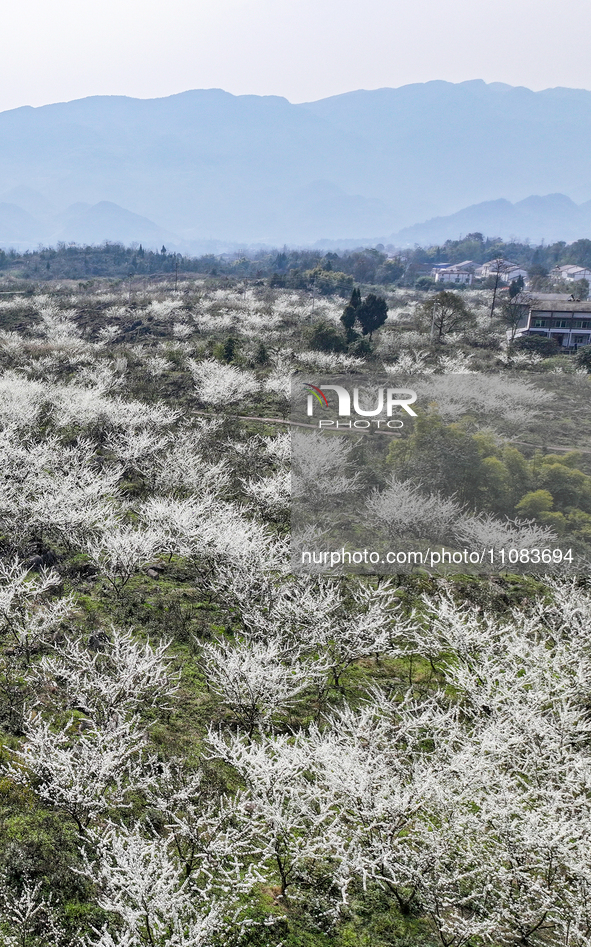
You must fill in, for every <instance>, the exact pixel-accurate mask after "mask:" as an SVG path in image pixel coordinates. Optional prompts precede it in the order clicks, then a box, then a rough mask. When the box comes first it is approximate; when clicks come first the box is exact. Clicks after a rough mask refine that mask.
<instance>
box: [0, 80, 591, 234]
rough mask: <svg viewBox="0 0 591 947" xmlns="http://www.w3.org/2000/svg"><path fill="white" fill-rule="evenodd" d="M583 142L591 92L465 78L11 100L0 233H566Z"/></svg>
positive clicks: (573, 230) (578, 195) (2, 123)
mask: <svg viewBox="0 0 591 947" xmlns="http://www.w3.org/2000/svg"><path fill="white" fill-rule="evenodd" d="M590 146H591V92H588V91H585V90H580V89H562V88H558V89H547V90H545V91H543V92H532V91H530V90H529V89H525V88H522V87H519V88H514V87H511V86H507V85H504V84H503V83H490V84H488V85H487V84H486V83H484V82H482V81H481V80H474V81H470V82H462V83H459V84H453V83H448V82H428V83H422V84H415V85H408V86H403V87H401V88H399V89H377V90H374V91H358V92H351V93H346V94H344V95H339V96H333V97H331V98H328V99H322V100H320V101H318V102H309V103H304V104H299V105H293V104H291V103H290V102H288V101H287V100H286V99H283V98H280V97H277V96H253V95H245V96H233V95H230V94H229V93H227V92H223V91H221V90H219V89H209V90H198V91H192V92H183V93H181V94H179V95H173V96H169V97H167V98H162V99H132V98H127V97H124V96H95V97H91V98H86V99H79V100H76V101H73V102H66V103H60V104H56V105H47V106H43V107H41V108H30V107H24V108H19V109H14V110H11V111H8V112H2V113H0V245H2V246H6V245H10V244H12V245H15V246H19V247H22V246H24V245H35V243H38V242H43V243H46V242H55V241H56V240H57V239H63V240H65V241H66V242H67V241H70V240H75V241H77V242H100V241H101V240H104V239H111V240H122V241H124V242H129V241H130V240H136V241H137V242H143V243H145V244H146V245H149V246H156V245H159V244H161V243H165V244H166V245H167V246H168V245H169V244H170V245H171V246H177V247H178V248H186V249H197V248H198V247H199V248H204V247H206V246H207V247H212V248H213V247H214V246H218V245H221V244H223V243H224V242H225V243H226V244H227V243H229V242H232V243H234V245H240V244H256V243H267V244H271V245H277V244H282V243H283V242H287V243H291V244H305V243H307V244H310V243H314V242H316V241H318V240H325V241H326V240H343V241H346V240H358V241H359V242H367V241H368V238H369V240H373V241H375V240H376V239H377V238H376V236H375V235H379V234H385V235H394V236H395V237H396V241H398V242H401V241H404V242H407V243H408V242H410V243H412V242H415V241H416V242H425V241H427V242H432V241H434V242H438V241H440V240H441V239H444V238H445V236H444V235H446V234H449V235H453V236H454V237H455V236H458V235H459V233H461V232H465V231H471V230H479V231H481V232H486V233H489V234H491V235H501V236H504V237H508V236H511V235H513V234H514V235H516V236H520V237H529V238H530V239H532V240H537V239H540V238H541V237H544V239H546V240H552V239H556V238H559V237H561V238H562V239H565V240H569V239H576V237H580V236H591V224H590V220H589V216H590V215H589V209H588V207H587V206H586V205H587V203H588V202H589V201H590V200H591V147H590ZM536 193H537V194H545V195H549V196H547V197H543V198H536V197H530V196H528V195H532V194H536ZM564 195H568V197H565V196H564ZM499 196H502V197H503V200H499ZM467 205H469V206H467ZM462 207H463V208H465V210H462V211H459V210H458V208H462ZM417 220H425V221H427V223H425V224H421V225H416V221H417ZM448 227H449V228H451V229H447V228H448ZM493 232H494V233H493ZM417 234H419V235H420V236H417ZM387 239H389V238H387Z"/></svg>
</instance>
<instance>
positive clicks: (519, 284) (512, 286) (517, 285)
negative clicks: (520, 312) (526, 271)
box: [509, 276, 525, 299]
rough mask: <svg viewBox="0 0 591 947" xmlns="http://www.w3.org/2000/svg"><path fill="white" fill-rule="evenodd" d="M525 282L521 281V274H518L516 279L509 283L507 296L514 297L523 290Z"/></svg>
mask: <svg viewBox="0 0 591 947" xmlns="http://www.w3.org/2000/svg"><path fill="white" fill-rule="evenodd" d="M524 286H525V283H524V281H523V276H518V277H517V279H514V280H511V282H510V283H509V298H510V299H515V297H516V296H518V295H519V293H522V292H523V287H524Z"/></svg>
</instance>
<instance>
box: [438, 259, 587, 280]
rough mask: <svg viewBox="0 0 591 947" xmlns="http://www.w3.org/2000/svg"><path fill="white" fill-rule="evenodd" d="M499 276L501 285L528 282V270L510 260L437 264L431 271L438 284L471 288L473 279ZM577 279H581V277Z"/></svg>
mask: <svg viewBox="0 0 591 947" xmlns="http://www.w3.org/2000/svg"><path fill="white" fill-rule="evenodd" d="M497 275H498V277H499V283H507V284H509V283H512V282H513V280H516V279H519V277H520V276H521V277H522V278H523V279H524V280H526V279H527V270H524V269H523V267H521V266H519V264H518V263H511V262H510V261H509V260H490V261H489V262H488V263H483V264H482V265H479V264H478V263H474V262H473V261H472V260H464V261H463V263H454V264H453V265H452V266H450V265H449V264H448V263H436V264H435V265H434V266H433V268H432V269H431V276H432V277H433V278H434V280H435V282H436V283H455V284H460V285H464V286H471V285H472V280H473V279H487V278H488V277H489V276H493V277H496V276H497ZM577 278H578V279H581V277H577Z"/></svg>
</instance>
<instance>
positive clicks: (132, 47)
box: [0, 0, 591, 110]
mask: <svg viewBox="0 0 591 947" xmlns="http://www.w3.org/2000/svg"><path fill="white" fill-rule="evenodd" d="M1 35H2V56H1V58H0V75H1V79H2V81H1V82H0V110H4V109H9V108H16V107H17V106H20V105H43V104H46V103H48V102H58V101H65V100H69V99H75V98H81V97H82V96H86V95H105V94H107V95H113V94H115V95H131V96H138V97H140V98H150V97H153V96H164V95H170V94H172V93H174V92H182V91H185V90H186V89H199V88H222V89H226V90H227V91H228V92H233V93H234V94H244V93H255V94H257V95H283V96H286V98H288V99H290V101H292V102H303V101H308V100H312V99H319V98H323V97H324V96H328V95H335V94H338V93H340V92H347V91H350V90H351V89H359V88H365V89H374V88H379V87H381V86H400V85H405V84H406V83H409V82H425V81H427V80H429V79H447V80H449V81H451V82H461V81H463V80H465V79H477V78H480V79H485V80H486V81H487V82H494V81H501V82H508V83H510V84H511V85H525V86H528V87H529V88H531V89H544V88H548V87H551V86H557V85H562V86H571V87H577V88H586V89H591V64H590V60H589V42H590V39H591V2H590V0H568V2H564V0H57V2H55V3H50V2H48V0H20V3H19V4H16V3H10V4H4V5H3V10H2V34H1Z"/></svg>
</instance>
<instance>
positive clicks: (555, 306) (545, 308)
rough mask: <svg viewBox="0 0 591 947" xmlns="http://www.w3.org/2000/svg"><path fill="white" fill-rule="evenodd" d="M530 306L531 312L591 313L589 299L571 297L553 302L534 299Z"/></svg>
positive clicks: (590, 301)
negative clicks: (579, 299) (577, 299)
mask: <svg viewBox="0 0 591 947" xmlns="http://www.w3.org/2000/svg"><path fill="white" fill-rule="evenodd" d="M530 308H531V311H532V312H588V313H589V314H591V299H585V300H581V301H575V300H572V299H571V300H570V302H569V301H568V300H565V301H564V302H563V301H560V302H553V303H544V302H543V301H536V302H535V303H531V304H530Z"/></svg>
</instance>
